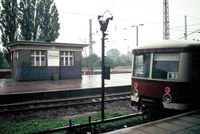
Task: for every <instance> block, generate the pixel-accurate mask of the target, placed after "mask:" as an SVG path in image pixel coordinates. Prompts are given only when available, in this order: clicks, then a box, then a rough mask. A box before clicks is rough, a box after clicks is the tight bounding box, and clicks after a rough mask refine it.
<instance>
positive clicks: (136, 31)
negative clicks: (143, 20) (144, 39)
mask: <svg viewBox="0 0 200 134" xmlns="http://www.w3.org/2000/svg"><path fill="white" fill-rule="evenodd" d="M136 46H138V26H136Z"/></svg>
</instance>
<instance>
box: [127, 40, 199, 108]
mask: <svg viewBox="0 0 200 134" xmlns="http://www.w3.org/2000/svg"><path fill="white" fill-rule="evenodd" d="M132 53H133V68H132V69H133V71H132V89H131V90H132V93H131V102H132V105H133V106H137V107H138V108H143V107H149V108H155V109H156V108H166V109H176V110H186V109H188V108H190V107H191V106H193V105H196V104H197V105H198V103H199V102H200V101H199V99H200V94H199V93H200V42H183V41H172V40H164V41H160V42H156V43H152V44H147V45H143V46H138V47H136V48H135V49H133V51H132Z"/></svg>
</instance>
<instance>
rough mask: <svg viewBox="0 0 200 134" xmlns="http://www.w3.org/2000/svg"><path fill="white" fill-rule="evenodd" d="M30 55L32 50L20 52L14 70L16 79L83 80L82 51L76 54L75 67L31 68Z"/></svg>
mask: <svg viewBox="0 0 200 134" xmlns="http://www.w3.org/2000/svg"><path fill="white" fill-rule="evenodd" d="M30 54H31V51H30V50H18V59H17V64H16V65H15V66H13V68H12V70H13V71H15V72H12V74H13V76H15V79H17V80H19V81H28V80H52V79H73V78H81V65H82V55H81V51H75V52H74V66H47V64H46V66H37V67H36V66H31V60H30ZM15 60H16V59H15Z"/></svg>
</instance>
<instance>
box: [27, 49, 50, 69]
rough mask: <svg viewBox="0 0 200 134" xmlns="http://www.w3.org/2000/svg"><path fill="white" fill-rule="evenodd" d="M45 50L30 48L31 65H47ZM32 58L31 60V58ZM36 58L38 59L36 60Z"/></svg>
mask: <svg viewBox="0 0 200 134" xmlns="http://www.w3.org/2000/svg"><path fill="white" fill-rule="evenodd" d="M46 53H47V52H46V50H31V52H30V62H31V66H32V67H44V66H47V54H46ZM32 58H33V60H32ZM37 59H38V61H37Z"/></svg>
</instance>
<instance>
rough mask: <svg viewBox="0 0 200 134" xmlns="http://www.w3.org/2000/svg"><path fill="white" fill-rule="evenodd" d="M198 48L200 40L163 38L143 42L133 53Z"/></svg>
mask: <svg viewBox="0 0 200 134" xmlns="http://www.w3.org/2000/svg"><path fill="white" fill-rule="evenodd" d="M196 48H198V49H196ZM194 49H196V50H197V51H199V50H200V42H197V41H175V40H162V41H157V42H151V43H147V44H142V45H140V46H137V47H135V48H133V53H145V52H146V53H147V52H180V51H191V50H194Z"/></svg>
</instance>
